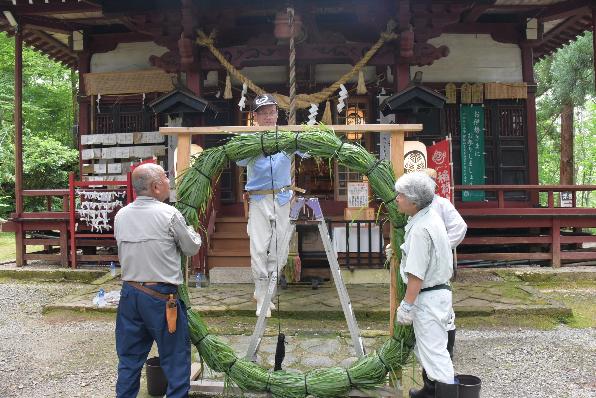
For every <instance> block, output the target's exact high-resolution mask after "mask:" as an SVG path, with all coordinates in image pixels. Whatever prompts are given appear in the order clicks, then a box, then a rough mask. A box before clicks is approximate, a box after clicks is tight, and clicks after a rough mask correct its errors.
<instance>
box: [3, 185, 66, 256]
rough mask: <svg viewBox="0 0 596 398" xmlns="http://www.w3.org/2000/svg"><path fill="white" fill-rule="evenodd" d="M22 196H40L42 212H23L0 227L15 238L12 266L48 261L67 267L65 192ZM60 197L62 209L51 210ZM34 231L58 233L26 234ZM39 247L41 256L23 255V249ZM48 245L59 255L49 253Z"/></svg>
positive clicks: (26, 192) (25, 192)
mask: <svg viewBox="0 0 596 398" xmlns="http://www.w3.org/2000/svg"><path fill="white" fill-rule="evenodd" d="M22 194H23V196H24V197H30V198H31V197H44V198H45V200H46V209H45V210H44V211H32V212H23V213H21V214H15V213H13V214H11V218H10V219H9V220H8V221H7V222H6V223H4V224H3V225H2V231H4V232H14V233H15V237H16V264H17V266H18V267H21V266H23V265H26V264H27V261H29V260H43V261H51V262H57V263H60V264H62V265H63V266H67V265H68V239H67V235H68V211H69V191H68V189H26V190H23V192H22ZM55 197H61V198H62V209H61V210H60V211H58V210H57V209H54V208H53V199H54V198H55ZM35 231H58V232H59V236H58V237H53V236H51V235H49V236H45V235H42V236H33V237H27V233H32V232H35ZM29 245H43V246H44V251H45V253H27V246H29ZM52 246H59V247H60V253H59V254H54V253H50V248H51V247H52Z"/></svg>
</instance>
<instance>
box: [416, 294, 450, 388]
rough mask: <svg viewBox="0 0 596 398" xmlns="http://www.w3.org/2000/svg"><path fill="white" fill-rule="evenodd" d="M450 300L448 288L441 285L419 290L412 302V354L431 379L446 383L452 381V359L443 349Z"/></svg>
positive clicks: (445, 339)
mask: <svg viewBox="0 0 596 398" xmlns="http://www.w3.org/2000/svg"><path fill="white" fill-rule="evenodd" d="M451 301H452V296H451V291H450V290H445V289H441V290H431V291H428V292H421V293H420V294H419V295H418V297H417V298H416V301H415V302H414V304H415V313H414V323H413V325H414V333H415V334H416V345H415V346H414V354H415V355H416V358H417V359H418V362H419V363H420V364H421V365H422V367H423V368H424V370H426V373H427V374H428V377H429V378H430V379H431V380H435V381H439V382H441V383H447V384H453V363H452V362H451V358H450V357H449V352H447V330H448V328H449V323H450V322H449V321H450V318H451V314H452V306H451V305H452V303H451Z"/></svg>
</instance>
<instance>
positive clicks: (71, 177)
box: [68, 173, 77, 269]
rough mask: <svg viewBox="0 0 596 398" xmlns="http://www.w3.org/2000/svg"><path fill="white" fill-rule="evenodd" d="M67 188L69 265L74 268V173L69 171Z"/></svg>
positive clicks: (75, 249) (75, 241) (75, 261)
mask: <svg viewBox="0 0 596 398" xmlns="http://www.w3.org/2000/svg"><path fill="white" fill-rule="evenodd" d="M68 189H69V191H70V195H69V198H70V203H69V206H68V211H69V214H70V216H69V217H68V218H69V229H70V266H71V267H72V268H73V269H74V268H76V267H77V244H76V243H77V238H76V234H77V231H76V229H77V227H76V222H75V217H76V214H77V213H76V207H75V204H76V203H75V179H74V174H73V173H69V175H68Z"/></svg>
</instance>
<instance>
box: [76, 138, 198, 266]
mask: <svg viewBox="0 0 596 398" xmlns="http://www.w3.org/2000/svg"><path fill="white" fill-rule="evenodd" d="M189 150H190V146H189ZM131 181H132V180H131V173H130V172H129V173H127V176H126V180H124V181H75V178H74V173H70V174H69V176H68V182H69V184H68V185H69V194H70V205H69V213H68V214H69V217H68V219H69V231H70V265H71V267H72V268H73V269H74V268H76V267H77V261H78V260H90V261H116V262H117V261H119V259H118V256H117V255H81V256H79V257H77V238H89V239H102V238H104V241H101V242H98V244H99V243H105V239H110V240H114V234H101V233H99V234H97V233H96V234H94V233H91V234H90V233H77V231H76V188H78V187H91V186H108V187H113V189H114V190H120V191H124V192H125V193H126V204H129V203H130V202H132V197H133V192H132V182H131ZM117 187H118V188H117ZM86 246H88V245H86Z"/></svg>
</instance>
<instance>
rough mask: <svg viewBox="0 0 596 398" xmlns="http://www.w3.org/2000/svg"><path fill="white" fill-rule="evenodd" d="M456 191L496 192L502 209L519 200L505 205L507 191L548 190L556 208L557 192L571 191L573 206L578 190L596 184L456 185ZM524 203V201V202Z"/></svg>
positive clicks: (513, 205) (595, 188)
mask: <svg viewBox="0 0 596 398" xmlns="http://www.w3.org/2000/svg"><path fill="white" fill-rule="evenodd" d="M455 191H456V192H457V191H460V192H461V191H488V192H496V194H497V207H498V208H500V209H502V208H505V207H515V204H516V203H519V202H518V201H507V206H506V205H505V202H506V200H505V192H513V191H518V192H519V191H523V192H528V193H529V194H530V195H532V194H534V195H538V194H540V193H541V192H546V193H547V195H548V200H547V203H548V207H549V208H555V207H557V206H555V199H554V198H555V195H554V194H555V192H571V197H572V207H576V202H577V192H581V191H596V185H456V186H455ZM522 203H524V202H522Z"/></svg>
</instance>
